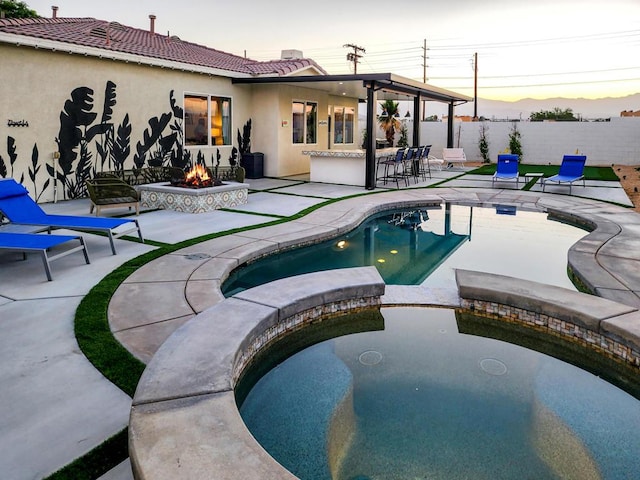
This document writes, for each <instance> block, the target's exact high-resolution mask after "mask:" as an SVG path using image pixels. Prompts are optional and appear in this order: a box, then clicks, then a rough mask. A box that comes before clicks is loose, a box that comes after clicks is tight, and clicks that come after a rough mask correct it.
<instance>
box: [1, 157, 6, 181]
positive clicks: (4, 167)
mask: <svg viewBox="0 0 640 480" xmlns="http://www.w3.org/2000/svg"><path fill="white" fill-rule="evenodd" d="M6 176H7V164H6V163H4V158H2V155H0V177H2V178H5V177H6Z"/></svg>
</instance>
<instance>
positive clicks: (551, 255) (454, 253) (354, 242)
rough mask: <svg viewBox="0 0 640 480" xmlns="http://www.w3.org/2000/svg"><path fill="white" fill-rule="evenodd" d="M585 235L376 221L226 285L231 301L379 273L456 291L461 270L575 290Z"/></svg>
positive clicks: (447, 218)
mask: <svg viewBox="0 0 640 480" xmlns="http://www.w3.org/2000/svg"><path fill="white" fill-rule="evenodd" d="M584 235H586V232H585V231H584V230H581V229H579V228H576V227H574V226H570V225H566V224H563V223H560V222H557V221H553V220H551V219H549V218H548V217H547V215H546V214H544V213H540V212H528V211H523V210H517V211H516V210H515V209H510V208H504V207H503V208H501V209H499V208H496V207H493V208H481V207H470V206H463V205H451V204H446V205H443V206H441V207H437V208H433V207H431V208H422V209H418V208H414V209H407V210H397V211H393V212H384V213H380V214H377V215H374V216H372V217H370V218H369V219H367V220H366V221H365V222H363V223H362V224H361V225H360V226H359V227H358V228H357V229H355V230H353V231H352V232H350V233H348V234H346V235H343V236H341V237H339V238H336V239H333V240H330V241H326V242H323V243H320V244H317V245H312V246H307V247H302V248H296V249H294V250H289V251H286V252H283V253H280V254H275V255H271V256H268V257H265V258H263V259H260V260H258V261H256V262H254V263H251V264H249V265H246V266H244V267H242V268H240V269H238V270H236V271H234V272H233V273H232V274H231V276H230V277H229V278H228V279H227V281H226V282H225V283H224V285H223V287H222V291H223V293H224V294H225V295H226V296H230V295H233V294H234V293H236V292H238V291H241V290H244V289H246V288H251V287H254V286H256V285H260V284H263V283H267V282H270V281H273V280H277V279H279V278H284V277H288V276H292V275H299V274H302V273H309V272H314V271H319V270H328V269H335V268H346V267H356V266H366V265H375V266H376V267H377V269H378V271H379V272H380V274H381V275H382V277H383V279H384V280H385V282H386V283H387V284H390V285H393V284H396V285H426V286H432V287H439V288H455V280H454V273H453V272H454V269H455V268H464V269H469V270H479V271H484V272H491V273H499V274H503V275H509V276H513V277H517V278H525V279H528V280H533V281H539V282H544V283H547V284H551V285H557V286H561V287H566V288H572V289H574V287H573V285H572V284H571V282H570V280H569V279H568V277H567V274H566V266H567V250H568V249H569V248H570V247H571V245H573V244H574V243H576V242H577V241H578V240H579V239H580V238H582V237H583V236H584Z"/></svg>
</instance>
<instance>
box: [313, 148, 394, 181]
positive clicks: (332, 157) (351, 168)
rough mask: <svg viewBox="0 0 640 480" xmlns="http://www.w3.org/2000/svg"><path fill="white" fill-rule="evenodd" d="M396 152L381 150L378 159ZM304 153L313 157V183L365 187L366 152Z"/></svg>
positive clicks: (386, 149) (330, 151)
mask: <svg viewBox="0 0 640 480" xmlns="http://www.w3.org/2000/svg"><path fill="white" fill-rule="evenodd" d="M396 150H397V148H379V149H377V150H376V158H379V157H384V156H389V155H395V153H396ZM302 153H303V154H304V155H309V156H310V157H311V162H310V165H309V168H310V179H311V181H312V182H322V183H337V184H342V185H356V186H359V187H364V186H365V163H366V152H365V151H364V150H360V149H353V150H305V151H303V152H302Z"/></svg>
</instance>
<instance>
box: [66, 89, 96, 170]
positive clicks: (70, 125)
mask: <svg viewBox="0 0 640 480" xmlns="http://www.w3.org/2000/svg"><path fill="white" fill-rule="evenodd" d="M92 95H93V90H92V89H90V88H89V87H78V88H76V89H74V90H73V91H72V92H71V99H70V100H67V101H66V102H65V104H64V109H63V111H62V112H60V131H59V133H58V137H57V138H56V143H57V144H58V151H59V152H60V160H59V162H58V164H59V166H60V170H61V172H60V174H61V177H62V178H61V179H62V181H65V179H66V177H67V176H68V175H70V174H71V173H73V162H74V161H75V160H76V158H77V156H78V154H77V153H76V151H75V150H76V148H78V146H79V145H80V142H81V141H82V139H83V135H82V130H81V129H80V127H81V126H85V127H86V126H87V125H90V124H91V123H93V121H94V120H95V119H96V117H97V116H98V115H97V114H96V113H93V112H91V110H92V109H93V98H92Z"/></svg>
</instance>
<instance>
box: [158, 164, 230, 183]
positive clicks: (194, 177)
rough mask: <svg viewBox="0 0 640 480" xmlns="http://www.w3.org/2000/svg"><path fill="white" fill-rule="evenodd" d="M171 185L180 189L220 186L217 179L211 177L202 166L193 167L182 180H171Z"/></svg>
mask: <svg viewBox="0 0 640 480" xmlns="http://www.w3.org/2000/svg"><path fill="white" fill-rule="evenodd" d="M171 185H172V186H174V187H182V188H208V187H218V186H220V185H222V182H221V181H220V180H219V179H217V178H213V177H211V176H210V175H209V172H208V171H207V169H206V168H205V167H204V166H202V165H195V166H194V167H193V168H192V169H191V170H189V171H188V172H187V173H186V174H185V176H184V178H182V179H179V178H176V179H173V180H172V181H171Z"/></svg>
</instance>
